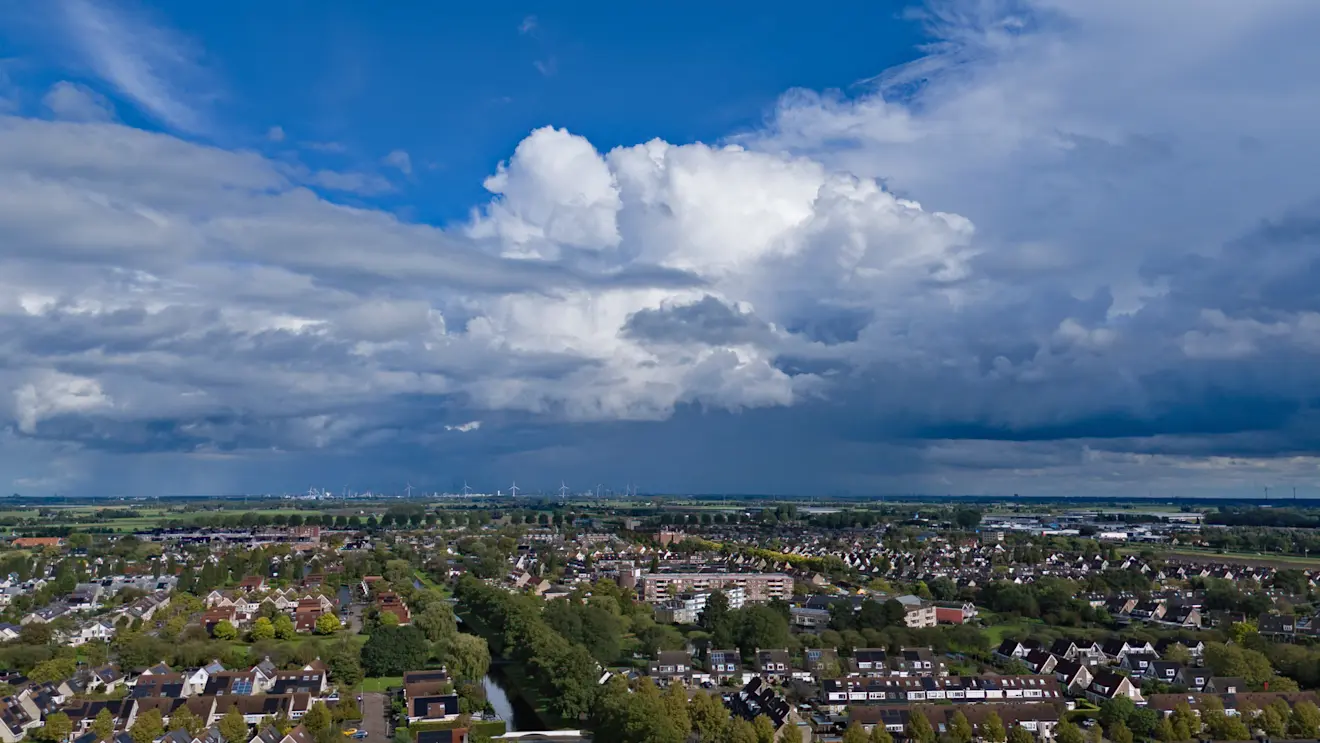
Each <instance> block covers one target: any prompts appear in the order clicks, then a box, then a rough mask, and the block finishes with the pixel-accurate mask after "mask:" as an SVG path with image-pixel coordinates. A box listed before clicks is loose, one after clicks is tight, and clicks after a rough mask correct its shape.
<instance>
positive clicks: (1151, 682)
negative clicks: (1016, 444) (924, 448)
mask: <svg viewBox="0 0 1320 743" xmlns="http://www.w3.org/2000/svg"><path fill="white" fill-rule="evenodd" d="M1316 518H1317V517H1316V514H1315V513H1314V512H1311V511H1308V510H1305V509H1289V510H1283V509H1273V510H1268V511H1266V510H1263V509H1252V508H1233V507H1219V508H1192V507H1188V506H1183V507H1182V508H1177V507H1172V508H1169V507H1165V508H1164V510H1156V509H1154V508H1151V507H1148V506H1145V505H1140V506H1135V505H1127V506H1120V507H1107V508H1103V509H1090V510H1087V509H1083V508H1076V507H1069V506H1068V504H1066V503H1065V504H1060V503H1054V504H1037V505H1032V506H1022V505H1018V504H1002V503H1001V504H997V503H975V504H971V503H969V504H965V505H953V506H950V505H932V504H929V503H912V504H903V503H889V504H874V503H871V504H866V503H851V504H840V505H837V506H832V507H821V506H818V505H817V506H812V505H808V504H805V503H795V502H792V501H788V502H757V501H754V500H747V501H743V502H737V503H728V502H718V503H712V502H703V501H689V502H684V501H679V500H669V501H666V500H664V499H659V498H657V499H652V500H647V499H644V498H630V499H627V500H618V501H611V500H609V499H603V500H600V499H598V500H590V501H583V502H567V503H566V502H563V501H560V502H554V501H546V500H535V499H521V500H514V499H511V498H503V499H494V498H467V499H464V498H451V499H443V500H441V499H404V498H395V499H357V500H348V501H329V502H327V501H326V500H324V499H306V498H303V499H278V500H266V501H262V502H259V503H257V504H256V507H253V504H251V503H246V502H234V501H224V500H216V501H207V500H192V501H187V502H171V501H169V500H162V501H155V502H141V503H134V502H120V503H116V504H115V505H113V506H102V505H94V504H93V505H86V504H80V505H75V504H60V505H43V504H40V503H30V502H25V501H22V500H20V501H17V502H15V503H14V504H13V505H12V506H11V509H10V510H8V511H6V512H5V513H4V516H3V521H4V528H5V529H6V531H7V536H6V538H5V541H4V548H3V550H2V551H0V563H2V566H0V567H3V570H0V574H2V575H3V576H4V579H3V581H2V582H0V607H2V609H0V612H2V614H0V619H3V623H0V636H2V637H3V640H4V644H3V645H2V646H0V657H2V658H3V661H0V668H2V669H3V670H0V684H2V685H3V687H2V689H3V693H4V695H5V696H4V697H3V701H4V704H3V706H0V721H2V722H3V725H0V739H3V741H4V743H15V742H16V741H19V740H24V739H30V740H35V741H49V742H50V743H68V742H70V741H76V742H77V743H98V742H100V741H111V740H113V741H115V743H155V742H156V741H166V743H221V741H223V742H224V743H312V741H317V742H319V743H327V742H329V741H338V740H345V741H347V740H366V741H369V743H386V742H387V741H394V742H397V743H409V742H415V743H440V742H442V741H444V742H448V741H461V742H464V743H473V742H475V741H486V740H547V741H565V742H572V741H586V740H595V741H655V742H656V743H660V742H662V741H666V742H672V743H682V742H683V741H735V742H741V741H748V742H761V741H764V742H765V743H790V742H791V743H813V742H821V743H833V742H836V741H844V742H845V743H860V742H861V741H886V742H889V743H892V741H895V740H901V741H914V742H917V741H919V742H920V743H934V742H935V741H948V742H949V743H954V742H956V743H971V742H972V741H984V742H986V743H1006V742H1007V741H1012V743H1030V741H1039V742H1040V743H1046V742H1052V741H1058V743H1082V742H1084V741H1085V742H1090V743H1102V742H1103V741H1112V743H1131V742H1132V741H1135V740H1154V741H1161V742H1163V743H1172V742H1173V741H1190V740H1204V739H1214V740H1250V739H1253V738H1256V737H1261V736H1264V737H1269V738H1278V739H1286V738H1296V739H1313V738H1316V737H1317V735H1320V696H1318V693H1317V690H1318V689H1320V608H1317V604H1316V601H1317V599H1316V590H1317V589H1316V581H1317V579H1320V565H1317V564H1314V563H1313V562H1312V561H1311V559H1310V558H1309V556H1307V554H1306V553H1307V552H1309V551H1310V550H1311V549H1312V546H1311V543H1310V541H1309V540H1310V539H1312V537H1311V536H1310V535H1311V532H1310V531H1309V530H1308V529H1306V528H1302V527H1305V526H1309V525H1310V522H1311V521H1313V520H1315V519H1316Z"/></svg>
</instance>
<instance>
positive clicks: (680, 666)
mask: <svg viewBox="0 0 1320 743" xmlns="http://www.w3.org/2000/svg"><path fill="white" fill-rule="evenodd" d="M691 674H692V656H691V655H690V654H689V653H688V652H687V651H686V650H661V651H660V652H659V653H657V654H656V659H655V660H653V661H651V665H650V668H649V675H650V676H651V678H652V679H653V680H655V682H656V683H657V684H660V685H661V686H665V685H668V684H669V683H670V682H671V681H674V680H678V681H680V682H684V681H686V679H687V678H688V677H689V676H690V675H691Z"/></svg>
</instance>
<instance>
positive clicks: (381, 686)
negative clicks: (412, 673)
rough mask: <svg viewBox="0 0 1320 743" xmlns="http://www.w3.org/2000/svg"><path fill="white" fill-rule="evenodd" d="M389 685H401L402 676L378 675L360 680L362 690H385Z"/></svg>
mask: <svg viewBox="0 0 1320 743" xmlns="http://www.w3.org/2000/svg"><path fill="white" fill-rule="evenodd" d="M391 686H396V687H397V686H403V677H402V676H380V677H377V678H369V679H364V680H363V681H362V691H381V692H383V691H386V690H387V689H389V688H390V687H391Z"/></svg>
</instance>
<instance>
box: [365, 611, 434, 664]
mask: <svg viewBox="0 0 1320 743" xmlns="http://www.w3.org/2000/svg"><path fill="white" fill-rule="evenodd" d="M389 616H393V615H389ZM430 655H431V647H430V646H429V645H428V644H427V642H426V636H425V635H423V634H422V631H421V630H419V629H417V628H416V627H412V626H407V627H387V626H384V625H382V626H381V627H379V628H378V629H377V630H376V631H375V632H374V633H372V635H371V637H370V638H368V639H367V642H366V644H365V645H363V646H362V669H363V670H364V671H366V673H367V675H368V676H399V675H402V674H403V673H404V672H405V671H412V670H416V669H418V668H422V667H424V666H425V665H426V659H427V658H428V657H430Z"/></svg>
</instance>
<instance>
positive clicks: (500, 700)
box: [481, 667, 541, 732]
mask: <svg viewBox="0 0 1320 743" xmlns="http://www.w3.org/2000/svg"><path fill="white" fill-rule="evenodd" d="M505 683H507V682H506V681H505V679H504V676H503V675H502V674H501V673H500V672H499V669H498V667H492V668H491V669H490V673H488V674H486V676H485V677H484V678H482V679H481V686H482V687H483V688H484V689H485V690H486V700H487V701H489V702H490V706H491V707H493V708H494V709H495V714H496V715H498V716H499V718H500V719H501V720H504V723H505V729H506V730H507V731H508V732H513V731H515V730H537V729H539V728H540V727H541V725H540V720H539V719H538V718H537V716H536V712H535V710H533V709H532V708H531V707H530V706H529V705H528V704H527V703H526V702H524V701H523V699H522V697H515V698H514V699H510V698H509V694H508V692H507V691H505V690H504V686H503V684H505Z"/></svg>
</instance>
